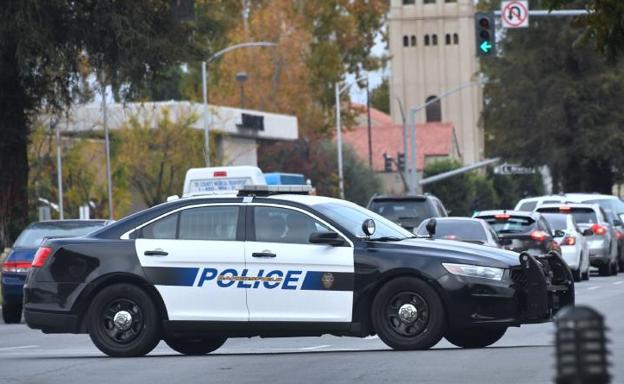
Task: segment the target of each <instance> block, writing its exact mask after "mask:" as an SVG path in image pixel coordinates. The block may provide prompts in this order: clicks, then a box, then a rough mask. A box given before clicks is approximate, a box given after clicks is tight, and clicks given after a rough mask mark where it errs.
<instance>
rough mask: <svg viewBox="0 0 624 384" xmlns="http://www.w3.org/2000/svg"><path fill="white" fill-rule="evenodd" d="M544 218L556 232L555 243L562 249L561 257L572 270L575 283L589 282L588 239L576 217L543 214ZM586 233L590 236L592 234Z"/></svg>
mask: <svg viewBox="0 0 624 384" xmlns="http://www.w3.org/2000/svg"><path fill="white" fill-rule="evenodd" d="M542 216H543V217H544V218H545V219H546V221H548V224H550V226H551V227H552V229H553V230H554V231H555V241H556V242H557V243H558V244H559V246H560V247H561V257H563V260H564V261H565V262H566V263H567V264H568V267H570V269H571V270H572V276H573V277H574V281H577V282H578V281H581V280H589V249H588V247H587V239H586V238H585V236H584V233H583V232H584V231H583V230H581V229H580V228H579V226H578V225H577V224H576V220H575V219H574V216H573V215H568V214H565V213H543V214H542ZM585 233H586V234H587V235H590V232H585ZM591 234H592V235H593V232H591ZM557 235H559V236H557Z"/></svg>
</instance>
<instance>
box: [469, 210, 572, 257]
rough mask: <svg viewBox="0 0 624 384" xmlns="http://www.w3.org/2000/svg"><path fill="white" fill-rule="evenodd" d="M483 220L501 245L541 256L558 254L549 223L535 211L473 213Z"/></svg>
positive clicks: (559, 249) (511, 249) (512, 249)
mask: <svg viewBox="0 0 624 384" xmlns="http://www.w3.org/2000/svg"><path fill="white" fill-rule="evenodd" d="M474 217H475V218H478V219H483V220H485V221H486V222H487V223H488V224H489V225H490V226H491V227H492V228H493V229H494V231H496V234H497V235H498V238H499V242H500V244H501V246H502V247H503V248H505V249H508V250H510V251H515V252H527V253H529V254H530V255H532V256H543V255H546V254H548V253H549V252H556V253H558V254H559V255H560V252H561V248H560V247H559V244H558V243H557V241H555V236H556V235H561V233H556V234H555V233H553V231H552V229H551V228H550V225H549V224H548V222H547V221H546V219H544V218H543V217H542V215H541V214H539V213H537V212H519V211H483V212H478V213H476V214H475V215H474Z"/></svg>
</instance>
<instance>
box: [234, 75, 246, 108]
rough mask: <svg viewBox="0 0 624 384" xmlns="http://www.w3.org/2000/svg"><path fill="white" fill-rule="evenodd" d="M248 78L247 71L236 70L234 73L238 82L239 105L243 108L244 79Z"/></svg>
mask: <svg viewBox="0 0 624 384" xmlns="http://www.w3.org/2000/svg"><path fill="white" fill-rule="evenodd" d="M248 78H249V75H248V74H247V72H238V73H237V74H236V81H238V84H240V107H241V109H245V81H247V79H248Z"/></svg>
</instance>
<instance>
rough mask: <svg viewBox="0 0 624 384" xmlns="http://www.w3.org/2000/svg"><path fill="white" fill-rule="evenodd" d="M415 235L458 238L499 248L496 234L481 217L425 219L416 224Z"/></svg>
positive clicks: (447, 238) (433, 237) (448, 238)
mask: <svg viewBox="0 0 624 384" xmlns="http://www.w3.org/2000/svg"><path fill="white" fill-rule="evenodd" d="M416 235H417V236H419V237H430V238H432V239H446V240H458V241H465V242H468V243H476V244H482V245H488V246H490V247H495V248H500V243H499V240H498V235H497V234H496V232H495V231H494V229H492V227H491V226H490V225H489V224H488V223H487V222H485V220H481V219H473V218H470V217H438V218H430V219H426V220H425V221H423V222H422V223H420V225H419V226H418V229H417V230H416Z"/></svg>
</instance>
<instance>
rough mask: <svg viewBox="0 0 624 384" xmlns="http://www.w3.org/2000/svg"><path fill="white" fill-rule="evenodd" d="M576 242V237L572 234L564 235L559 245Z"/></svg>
mask: <svg viewBox="0 0 624 384" xmlns="http://www.w3.org/2000/svg"><path fill="white" fill-rule="evenodd" d="M574 244H576V237H574V236H566V237H564V238H563V240H562V241H561V245H574Z"/></svg>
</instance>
